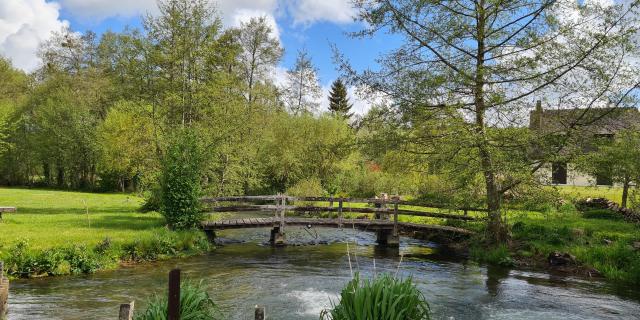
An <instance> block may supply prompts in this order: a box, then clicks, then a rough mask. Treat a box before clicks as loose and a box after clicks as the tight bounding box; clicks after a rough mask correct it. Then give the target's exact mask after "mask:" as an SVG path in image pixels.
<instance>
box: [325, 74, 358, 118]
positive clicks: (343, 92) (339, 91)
mask: <svg viewBox="0 0 640 320" xmlns="http://www.w3.org/2000/svg"><path fill="white" fill-rule="evenodd" d="M352 106H353V105H352V104H351V103H350V102H349V98H348V97H347V87H346V86H345V85H344V83H343V82H342V80H340V79H338V80H336V81H334V82H333V84H332V85H331V92H330V93H329V110H330V111H331V113H332V114H333V115H335V116H338V117H342V118H344V119H349V118H351V116H352V115H353V113H351V112H349V111H351V107H352Z"/></svg>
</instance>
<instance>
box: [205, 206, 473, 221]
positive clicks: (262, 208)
mask: <svg viewBox="0 0 640 320" xmlns="http://www.w3.org/2000/svg"><path fill="white" fill-rule="evenodd" d="M211 209H212V210H213V211H214V212H238V211H279V210H282V209H284V210H287V211H295V212H310V211H316V212H320V211H324V212H340V208H339V207H316V206H291V205H288V206H284V207H282V206H280V207H278V206H275V205H240V206H217V207H212V208H211ZM343 210H344V209H343ZM349 211H350V212H356V213H383V214H393V213H394V210H393V209H390V208H349ZM397 212H398V214H400V215H407V216H419V217H432V218H444V219H457V220H467V221H473V220H479V219H478V218H476V217H472V216H464V215H456V214H448V213H440V212H425V211H415V210H403V209H398V210H397Z"/></svg>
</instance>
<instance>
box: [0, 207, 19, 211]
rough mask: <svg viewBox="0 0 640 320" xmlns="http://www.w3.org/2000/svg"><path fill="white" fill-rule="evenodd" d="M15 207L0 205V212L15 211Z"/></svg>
mask: <svg viewBox="0 0 640 320" xmlns="http://www.w3.org/2000/svg"><path fill="white" fill-rule="evenodd" d="M17 211H18V209H16V207H0V212H17Z"/></svg>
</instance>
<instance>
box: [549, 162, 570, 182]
mask: <svg viewBox="0 0 640 320" xmlns="http://www.w3.org/2000/svg"><path fill="white" fill-rule="evenodd" d="M551 183H553V184H567V163H566V162H554V163H552V164H551Z"/></svg>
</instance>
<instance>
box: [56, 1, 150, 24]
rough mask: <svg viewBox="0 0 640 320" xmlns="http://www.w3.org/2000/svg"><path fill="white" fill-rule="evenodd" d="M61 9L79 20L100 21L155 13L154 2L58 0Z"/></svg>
mask: <svg viewBox="0 0 640 320" xmlns="http://www.w3.org/2000/svg"><path fill="white" fill-rule="evenodd" d="M59 1H60V3H61V4H62V7H63V8H65V9H66V10H68V11H69V12H70V13H71V14H72V15H74V16H75V17H78V18H80V19H97V20H101V19H104V18H108V17H113V16H123V17H131V16H136V15H140V14H143V13H146V12H155V11H156V7H157V6H156V0H59Z"/></svg>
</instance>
